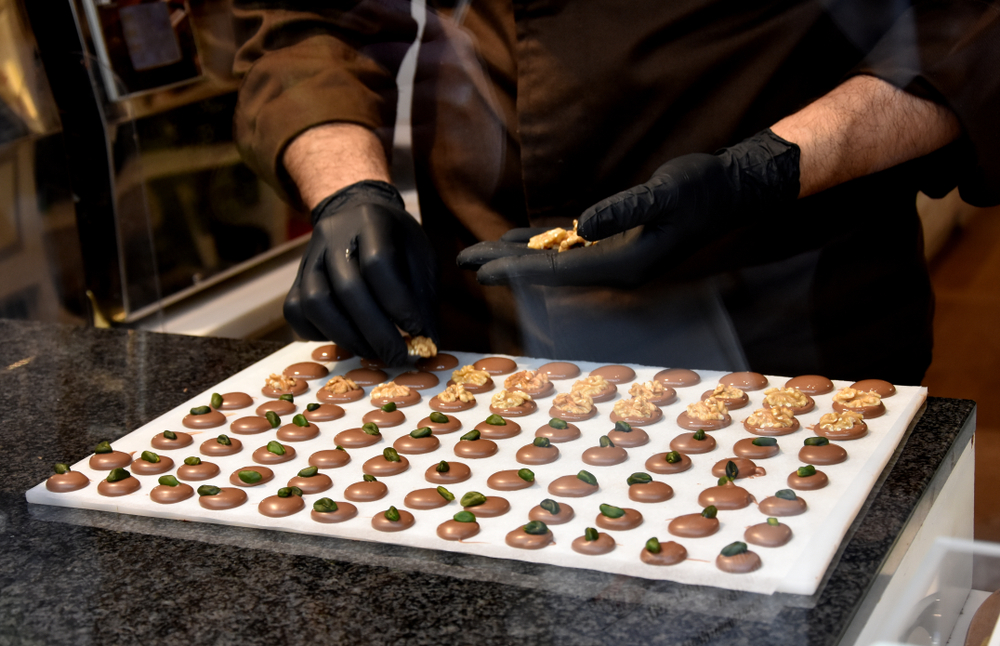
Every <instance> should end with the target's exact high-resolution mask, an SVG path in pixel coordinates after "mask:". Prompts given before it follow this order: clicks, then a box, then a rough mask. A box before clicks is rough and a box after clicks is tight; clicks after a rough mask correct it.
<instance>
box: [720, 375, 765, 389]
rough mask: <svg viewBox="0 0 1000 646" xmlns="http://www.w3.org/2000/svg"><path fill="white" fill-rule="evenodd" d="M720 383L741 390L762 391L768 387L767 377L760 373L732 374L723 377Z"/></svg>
mask: <svg viewBox="0 0 1000 646" xmlns="http://www.w3.org/2000/svg"><path fill="white" fill-rule="evenodd" d="M719 383H720V384H724V385H726V386H733V387H734V388H739V389H740V390H760V389H762V388H764V387H766V386H767V377H765V376H764V375H762V374H760V373H759V372H731V373H729V374H728V375H723V376H722V378H721V379H719Z"/></svg>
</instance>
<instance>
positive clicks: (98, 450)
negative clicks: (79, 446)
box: [94, 440, 114, 453]
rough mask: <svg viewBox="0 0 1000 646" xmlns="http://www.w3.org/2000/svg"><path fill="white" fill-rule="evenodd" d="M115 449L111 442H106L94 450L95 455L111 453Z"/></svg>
mask: <svg viewBox="0 0 1000 646" xmlns="http://www.w3.org/2000/svg"><path fill="white" fill-rule="evenodd" d="M113 450H114V449H112V448H111V442H108V441H107V440H105V441H104V442H98V443H97V446H96V447H95V448H94V453H111V451H113Z"/></svg>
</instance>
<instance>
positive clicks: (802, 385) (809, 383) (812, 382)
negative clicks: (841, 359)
mask: <svg viewBox="0 0 1000 646" xmlns="http://www.w3.org/2000/svg"><path fill="white" fill-rule="evenodd" d="M785 388H798V389H799V390H801V391H802V392H804V393H805V394H807V395H825V394H827V393H828V392H832V391H833V382H832V381H830V380H829V379H827V378H826V377H823V376H822V375H800V376H798V377H794V378H792V379H789V380H788V381H786V382H785Z"/></svg>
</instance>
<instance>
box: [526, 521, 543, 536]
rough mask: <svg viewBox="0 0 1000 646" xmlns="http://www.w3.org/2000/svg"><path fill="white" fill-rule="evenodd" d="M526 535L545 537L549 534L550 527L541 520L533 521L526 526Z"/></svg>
mask: <svg viewBox="0 0 1000 646" xmlns="http://www.w3.org/2000/svg"><path fill="white" fill-rule="evenodd" d="M523 529H524V533H525V534H531V535H533V536H544V535H545V534H548V533H549V526H548V525H546V524H545V523H543V522H542V521H540V520H533V521H531V522H530V523H528V524H527V525H525V526H524V528H523Z"/></svg>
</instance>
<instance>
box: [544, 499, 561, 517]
mask: <svg viewBox="0 0 1000 646" xmlns="http://www.w3.org/2000/svg"><path fill="white" fill-rule="evenodd" d="M538 506H539V507H541V508H542V509H544V510H545V511H547V512H549V513H550V514H552V515H553V516H558V515H559V512H560V511H562V507H560V506H559V503H557V502H556V501H555V500H552V499H551V498H546V499H545V500H543V501H542V502H540V503H539V504H538Z"/></svg>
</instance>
